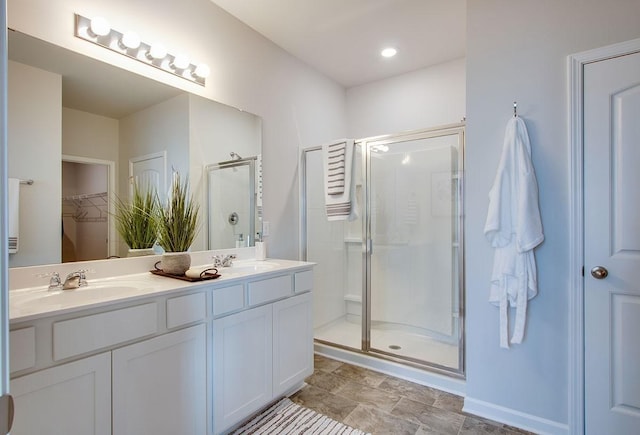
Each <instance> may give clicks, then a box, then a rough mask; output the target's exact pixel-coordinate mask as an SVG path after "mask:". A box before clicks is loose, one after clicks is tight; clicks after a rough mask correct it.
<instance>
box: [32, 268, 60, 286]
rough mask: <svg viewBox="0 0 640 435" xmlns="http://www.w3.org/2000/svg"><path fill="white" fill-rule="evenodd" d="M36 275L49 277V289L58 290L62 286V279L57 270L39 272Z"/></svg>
mask: <svg viewBox="0 0 640 435" xmlns="http://www.w3.org/2000/svg"><path fill="white" fill-rule="evenodd" d="M36 276H37V277H38V278H49V290H60V289H61V288H62V281H61V280H60V274H59V273H58V272H50V273H39V274H37V275H36Z"/></svg>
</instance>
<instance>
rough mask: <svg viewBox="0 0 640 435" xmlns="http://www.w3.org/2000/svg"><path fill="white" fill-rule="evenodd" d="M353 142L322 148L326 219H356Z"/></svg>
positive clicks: (333, 143) (330, 144)
mask: <svg viewBox="0 0 640 435" xmlns="http://www.w3.org/2000/svg"><path fill="white" fill-rule="evenodd" d="M354 161H355V159H354V142H353V139H341V140H338V141H335V142H331V143H328V144H325V145H323V146H322V163H323V164H322V166H323V173H324V176H323V180H324V194H325V195H324V196H325V210H326V212H327V219H328V220H330V221H337V220H354V219H356V218H357V216H358V213H357V206H356V204H355V182H353V180H354V168H355V165H354Z"/></svg>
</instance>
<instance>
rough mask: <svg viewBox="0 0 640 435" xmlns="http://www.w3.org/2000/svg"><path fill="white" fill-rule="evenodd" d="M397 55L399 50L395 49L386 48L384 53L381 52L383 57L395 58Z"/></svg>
mask: <svg viewBox="0 0 640 435" xmlns="http://www.w3.org/2000/svg"><path fill="white" fill-rule="evenodd" d="M397 53H398V50H396V49H395V48H393V47H387V48H385V49H384V50H382V51H381V52H380V55H381V56H382V57H393V56H395V55H396V54H397Z"/></svg>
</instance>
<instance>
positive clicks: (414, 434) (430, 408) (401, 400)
mask: <svg viewBox="0 0 640 435" xmlns="http://www.w3.org/2000/svg"><path fill="white" fill-rule="evenodd" d="M306 382H307V384H308V385H307V386H305V387H304V388H303V389H302V390H300V391H298V392H297V393H295V394H294V395H293V396H292V397H291V400H293V401H294V402H296V403H298V404H300V405H302V406H306V407H307V408H311V409H313V410H315V411H317V412H320V413H322V414H325V415H328V416H329V417H331V418H333V419H335V420H338V421H341V422H343V423H344V424H347V425H349V426H351V427H354V428H357V429H361V430H363V431H366V432H371V433H372V434H373V435H386V434H389V435H391V434H393V435H402V434H411V435H427V434H438V435H449V434H451V435H470V434H473V435H480V434H501V435H516V434H517V435H522V434H528V433H529V432H525V431H522V430H520V429H517V428H513V427H509V426H506V425H503V424H501V423H496V422H493V421H490V420H485V419H482V418H479V417H475V416H472V415H468V414H465V413H463V412H462V397H459V396H455V395H453V394H449V393H445V392H443V391H438V390H435V389H432V388H429V387H425V386H423V385H418V384H414V383H412V382H408V381H405V380H402V379H398V378H394V377H391V376H388V375H385V374H382V373H378V372H374V371H372V370H369V369H364V368H361V367H357V366H353V365H350V364H347V363H342V362H340V361H336V360H332V359H329V358H325V357H322V356H319V355H316V356H315V371H314V373H313V375H311V376H310V377H309V378H307V380H306Z"/></svg>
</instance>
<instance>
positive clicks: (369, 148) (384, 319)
mask: <svg viewBox="0 0 640 435" xmlns="http://www.w3.org/2000/svg"><path fill="white" fill-rule="evenodd" d="M463 148H464V126H463V125H462V124H460V125H454V126H447V127H443V128H437V129H430V130H422V131H417V132H411V133H406V134H398V135H390V136H385V137H378V138H371V139H363V140H359V141H357V142H356V149H355V157H354V158H355V161H356V170H355V176H354V179H353V182H355V183H356V189H355V192H356V202H357V207H358V209H359V218H358V219H356V220H354V221H351V222H348V221H328V220H327V217H326V213H325V209H324V198H325V193H324V186H323V181H322V180H323V167H322V151H321V147H316V148H308V149H306V150H304V151H303V153H302V171H303V176H302V180H303V181H302V183H303V187H302V208H303V209H302V222H301V227H302V232H303V234H302V256H303V258H304V259H306V260H307V261H313V262H316V263H317V266H316V273H315V277H316V278H315V279H316V282H315V292H314V329H315V339H316V341H317V342H319V343H323V344H329V345H332V346H337V347H340V348H344V349H349V350H354V351H357V352H364V353H367V354H369V355H375V356H379V357H381V358H386V359H391V360H393V361H398V362H404V363H407V364H410V365H416V366H419V367H428V368H431V369H433V370H436V371H439V372H444V373H447V374H451V375H454V376H463V375H464V355H463V349H464V346H463V306H462V301H463V297H462V287H463V286H462V281H461V280H462V278H461V277H462V258H463V257H462V247H463V243H462V214H461V211H462V207H461V204H462V180H461V175H462V169H463V167H462V165H463V160H464V159H463Z"/></svg>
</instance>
